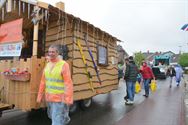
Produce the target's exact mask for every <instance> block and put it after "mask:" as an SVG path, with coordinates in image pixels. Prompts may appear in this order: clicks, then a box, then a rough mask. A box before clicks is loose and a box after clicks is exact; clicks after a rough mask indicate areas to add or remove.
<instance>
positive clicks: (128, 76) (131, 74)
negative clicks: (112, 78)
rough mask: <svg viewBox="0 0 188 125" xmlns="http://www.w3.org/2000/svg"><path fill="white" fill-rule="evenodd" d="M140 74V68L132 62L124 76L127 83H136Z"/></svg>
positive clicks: (127, 66)
mask: <svg viewBox="0 0 188 125" xmlns="http://www.w3.org/2000/svg"><path fill="white" fill-rule="evenodd" d="M138 73H139V70H138V67H137V66H136V64H135V63H134V62H133V61H131V62H130V63H129V64H128V65H126V70H125V76H124V79H125V81H127V82H129V81H130V82H136V80H137V75H138Z"/></svg>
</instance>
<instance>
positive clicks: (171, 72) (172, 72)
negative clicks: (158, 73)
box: [167, 67, 176, 77]
mask: <svg viewBox="0 0 188 125" xmlns="http://www.w3.org/2000/svg"><path fill="white" fill-rule="evenodd" d="M167 75H168V76H170V77H173V76H176V71H175V69H174V68H173V67H171V68H169V69H168V70H167Z"/></svg>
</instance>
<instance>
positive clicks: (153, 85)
mask: <svg viewBox="0 0 188 125" xmlns="http://www.w3.org/2000/svg"><path fill="white" fill-rule="evenodd" d="M150 89H151V91H152V92H155V91H156V90H157V84H156V81H155V80H151V84H150Z"/></svg>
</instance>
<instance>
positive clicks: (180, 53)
mask: <svg viewBox="0 0 188 125" xmlns="http://www.w3.org/2000/svg"><path fill="white" fill-rule="evenodd" d="M181 47H182V46H179V54H180V55H181Z"/></svg>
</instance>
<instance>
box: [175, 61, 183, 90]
mask: <svg viewBox="0 0 188 125" xmlns="http://www.w3.org/2000/svg"><path fill="white" fill-rule="evenodd" d="M175 71H176V83H177V86H179V85H180V82H181V77H183V69H182V68H181V66H180V65H177V66H176V67H175Z"/></svg>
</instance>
